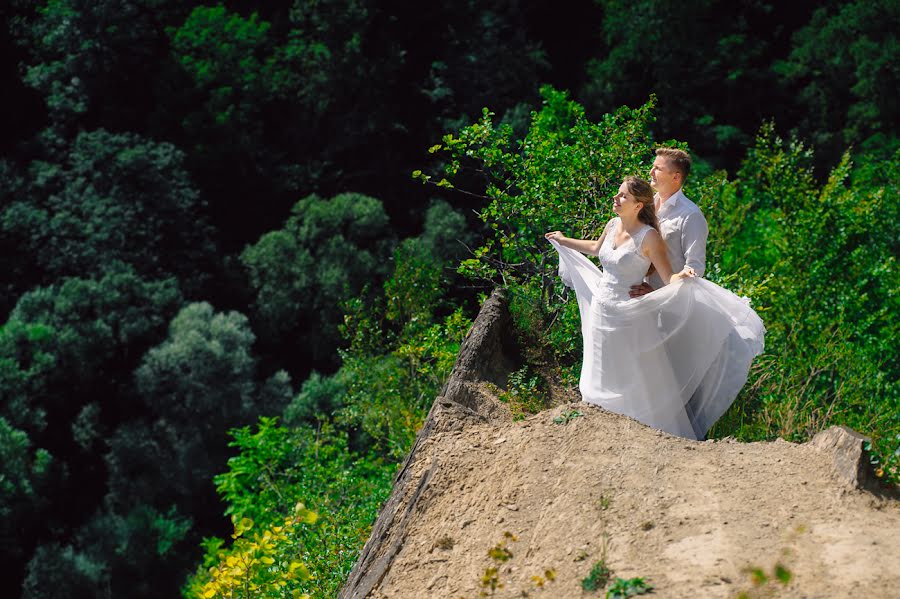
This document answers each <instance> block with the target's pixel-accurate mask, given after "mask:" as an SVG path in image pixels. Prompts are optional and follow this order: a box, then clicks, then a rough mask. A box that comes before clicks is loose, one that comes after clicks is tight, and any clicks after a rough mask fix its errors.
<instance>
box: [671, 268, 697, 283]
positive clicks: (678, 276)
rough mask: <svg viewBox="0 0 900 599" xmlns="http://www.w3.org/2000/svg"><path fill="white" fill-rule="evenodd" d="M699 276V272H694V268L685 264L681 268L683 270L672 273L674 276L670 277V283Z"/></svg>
mask: <svg viewBox="0 0 900 599" xmlns="http://www.w3.org/2000/svg"><path fill="white" fill-rule="evenodd" d="M696 276H697V273H696V272H694V269H693V268H691V267H690V266H685V267H684V268H682V269H681V272H676V273H675V274H674V275H672V278H671V279H669V283H674V282H675V281H681V280H683V279H692V278H694V277H696Z"/></svg>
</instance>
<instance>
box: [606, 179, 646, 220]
mask: <svg viewBox="0 0 900 599" xmlns="http://www.w3.org/2000/svg"><path fill="white" fill-rule="evenodd" d="M632 211H633V212H634V213H635V214H636V213H638V212H640V211H641V203H640V202H638V201H637V200H636V199H635V198H634V196H633V195H631V193H630V192H629V191H628V186H627V185H626V184H625V183H622V185H621V186H620V187H619V193H617V194H616V195H615V196H613V212H615V213H616V214H618V215H622V214H625V213H629V212H632Z"/></svg>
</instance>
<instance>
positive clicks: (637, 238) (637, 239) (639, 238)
mask: <svg viewBox="0 0 900 599" xmlns="http://www.w3.org/2000/svg"><path fill="white" fill-rule="evenodd" d="M651 229H653V227H651V226H650V225H644V228H643V229H641V230H640V231H638V232H637V233H636V234H635V235H634V236H633V237H632V238H631V239H632V240H633V241H634V247H635V249H638V250H639V249H641V244H642V243H644V237H646V236H647V233H649V232H650V230H651Z"/></svg>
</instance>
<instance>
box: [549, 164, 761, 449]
mask: <svg viewBox="0 0 900 599" xmlns="http://www.w3.org/2000/svg"><path fill="white" fill-rule="evenodd" d="M613 212H615V213H616V215H617V216H616V218H613V219H612V220H610V221H609V222H608V223H607V224H606V227H605V229H604V230H603V234H602V235H601V236H600V239H598V240H586V239H571V238H569V237H566V236H564V235H563V234H562V233H561V232H559V231H553V232H551V233H547V234H546V235H545V237H546V238H547V239H548V240H549V241H550V243H551V244H553V246H554V247H555V248H556V250H557V252H559V274H560V277H562V279H563V282H564V283H565V284H566V285H567V286H568V287H572V288H574V289H575V293H576V296H577V299H578V308H579V311H580V313H581V333H582V336H583V338H584V361H583V364H582V368H581V379H580V382H579V388H580V390H581V395H582V397H583V398H584V400H585V401H587V402H589V403H593V404H598V405H600V406H602V407H604V408H606V409H608V410H612V411H614V412H618V413H619V414H624V415H626V416H631V417H633V418H636V419H637V420H639V421H641V422H643V423H644V424H647V425H649V426H652V427H655V428H659V429H662V430H664V431H666V432H669V433H672V434H674V435H679V436H682V437H687V438H690V439H704V438H706V433H707V431H708V430H709V428H710V427H711V426H712V425H713V424H714V423H715V421H716V420H718V419H719V417H720V416H721V415H722V414H724V413H725V411H726V410H727V409H728V407H729V406H730V405H731V404H732V402H733V401H734V398H735V397H736V396H737V394H738V392H739V391H740V390H741V387H743V385H744V383H745V382H746V381H747V374H748V372H749V369H750V363H751V361H752V360H753V358H754V357H755V356H757V355H758V354H760V353H761V352H762V350H763V335H764V333H765V327H764V326H763V323H762V321H761V320H760V318H759V316H757V314H756V312H754V311H753V310H752V309H751V308H750V306H749V303H748V302H747V301H746V300H744V299H742V298H739V297H738V296H736V295H735V294H733V293H731V292H730V291H728V290H726V289H723V288H722V287H719V286H718V285H716V284H714V283H711V282H709V281H706V280H704V279H701V278H699V277H696V276H695V273H694V271H693V269H691V268H690V267H685V268H684V269H683V270H681V271H680V272H677V273H672V268H671V265H670V263H669V258H668V255H667V253H666V244H665V241H664V240H663V238H662V236H661V235H660V233H659V223H658V222H657V218H656V210H655V208H654V203H653V190H652V189H651V188H650V185H649V183H647V182H646V181H644V180H643V179H640V178H638V177H626V178H625V181H624V182H623V183H622V185H621V187H619V193H618V194H616V196H615V197H614V198H613ZM582 254H590V255H596V256H599V258H600V264H601V265H602V266H603V271H602V272H601V271H600V270H599V269H598V268H597V267H596V266H595V265H594V263H593V262H591V261H590V260H588V259H587V258H586V257H585V256H583V255H582ZM648 268H653V269H655V270H656V272H657V273H658V274H659V275H660V277H661V278H662V280H663V281H668V284H667V285H666V286H664V287H662V288H660V289H658V290H656V291H654V292H652V293H649V294H647V295H644V296H642V297H638V298H631V297H629V290H630V288H631V286H632V285H637V284H640V283H641V281H642V280H643V278H644V275H645V274H647V270H648ZM692 398H693V400H692V401H691V402H690V406H691V407H690V408H689V407H688V401H689V400H691V399H692Z"/></svg>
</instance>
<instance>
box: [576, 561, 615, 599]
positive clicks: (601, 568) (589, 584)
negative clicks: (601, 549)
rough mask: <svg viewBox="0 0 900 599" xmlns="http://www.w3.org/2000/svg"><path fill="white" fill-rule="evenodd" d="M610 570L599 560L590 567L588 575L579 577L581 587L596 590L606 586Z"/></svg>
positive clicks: (591, 590) (589, 590)
mask: <svg viewBox="0 0 900 599" xmlns="http://www.w3.org/2000/svg"><path fill="white" fill-rule="evenodd" d="M611 575H612V571H611V570H610V569H609V567H608V566H607V565H606V562H605V561H599V562H597V563H595V564H594V565H593V566H592V567H591V571H590V572H589V573H588V575H587V576H586V577H584V578H582V579H581V588H583V589H584V590H585V591H588V592H593V591H598V590H600V589H602V588H603V587H605V586H606V583H607V582H609V577H610V576H611Z"/></svg>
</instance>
